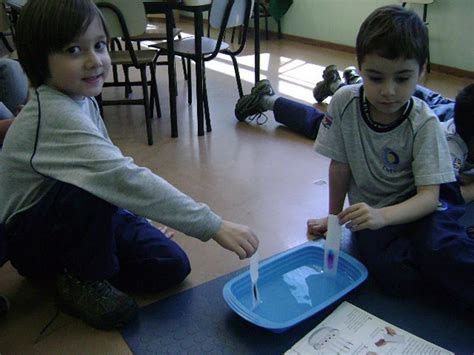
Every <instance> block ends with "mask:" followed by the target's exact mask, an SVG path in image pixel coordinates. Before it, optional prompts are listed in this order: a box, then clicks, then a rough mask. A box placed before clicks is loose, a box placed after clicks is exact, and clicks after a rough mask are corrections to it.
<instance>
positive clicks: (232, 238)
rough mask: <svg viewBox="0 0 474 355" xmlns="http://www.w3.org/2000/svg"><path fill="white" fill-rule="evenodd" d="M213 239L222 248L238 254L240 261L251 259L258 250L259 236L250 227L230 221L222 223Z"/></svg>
mask: <svg viewBox="0 0 474 355" xmlns="http://www.w3.org/2000/svg"><path fill="white" fill-rule="evenodd" d="M213 239H214V240H215V241H216V242H217V243H218V244H219V245H220V246H221V247H223V248H225V249H227V250H230V251H233V252H234V253H236V254H237V255H238V256H239V258H240V259H245V258H249V257H251V256H252V255H253V254H254V253H255V252H256V251H257V248H258V239H257V236H256V235H255V234H254V233H253V232H252V231H251V230H250V228H249V227H247V226H244V225H242V224H236V223H232V222H229V221H222V224H221V227H220V228H219V230H218V231H217V233H216V235H215V236H214V238H213Z"/></svg>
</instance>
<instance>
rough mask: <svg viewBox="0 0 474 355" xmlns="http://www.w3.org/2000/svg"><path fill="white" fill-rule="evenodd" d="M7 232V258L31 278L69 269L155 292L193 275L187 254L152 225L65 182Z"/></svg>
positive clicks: (128, 287)
mask: <svg viewBox="0 0 474 355" xmlns="http://www.w3.org/2000/svg"><path fill="white" fill-rule="evenodd" d="M6 230H7V232H6V234H7V256H8V258H9V259H10V261H11V263H12V265H13V266H14V267H15V268H16V269H17V270H18V272H19V273H20V274H21V275H23V276H26V277H30V278H49V277H54V276H55V275H56V274H57V273H59V272H62V271H63V270H64V269H66V270H67V271H68V272H70V273H72V274H74V275H75V276H76V277H78V278H80V279H83V280H91V281H92V280H103V279H108V280H110V281H111V282H112V283H113V284H115V285H116V286H117V287H119V288H121V289H126V290H133V291H150V292H155V291H160V290H163V289H166V288H168V287H171V286H173V285H176V284H178V283H180V282H181V281H183V280H184V279H185V277H186V276H187V275H188V274H189V272H190V271H191V268H190V264H189V260H188V258H187V256H186V254H185V253H184V251H183V250H182V249H181V248H180V247H179V246H178V245H177V244H176V243H175V242H173V241H172V240H169V239H168V238H167V237H166V236H165V235H164V234H163V233H162V232H161V231H160V230H158V229H157V228H155V227H154V226H153V225H151V224H150V223H149V222H148V221H147V220H146V219H144V218H141V217H138V216H136V215H135V214H133V213H131V212H129V211H127V210H124V209H121V208H118V207H116V206H113V205H111V204H109V203H108V202H106V201H104V200H101V199H99V198H97V197H96V196H94V195H91V194H90V193H88V192H86V191H84V190H82V189H80V188H78V187H75V186H72V185H69V184H65V183H62V182H57V183H56V185H55V186H54V187H53V188H52V189H51V191H49V193H48V194H47V195H46V196H45V197H44V198H43V199H42V200H41V201H40V202H39V203H38V204H36V205H35V206H33V207H31V208H30V209H28V210H27V211H25V212H22V213H21V214H20V215H18V216H16V217H15V218H14V220H13V221H12V222H11V223H9V224H8V225H7V228H6Z"/></svg>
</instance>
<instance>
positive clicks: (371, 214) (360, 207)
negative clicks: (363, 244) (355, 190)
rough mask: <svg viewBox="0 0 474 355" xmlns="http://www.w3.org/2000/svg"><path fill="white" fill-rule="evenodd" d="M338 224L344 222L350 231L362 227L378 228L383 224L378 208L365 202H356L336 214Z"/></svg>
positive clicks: (358, 229)
mask: <svg viewBox="0 0 474 355" xmlns="http://www.w3.org/2000/svg"><path fill="white" fill-rule="evenodd" d="M337 217H338V218H339V223H340V224H346V223H347V224H346V227H347V228H349V229H350V230H351V231H352V232H357V231H360V230H363V229H373V230H374V229H379V228H382V227H384V226H385V220H384V218H383V216H382V215H381V214H380V210H379V209H377V208H372V207H370V206H369V205H368V204H366V203H363V202H361V203H356V204H354V205H352V206H350V207H348V208H346V209H345V210H344V211H342V212H341V213H339V214H338V215H337Z"/></svg>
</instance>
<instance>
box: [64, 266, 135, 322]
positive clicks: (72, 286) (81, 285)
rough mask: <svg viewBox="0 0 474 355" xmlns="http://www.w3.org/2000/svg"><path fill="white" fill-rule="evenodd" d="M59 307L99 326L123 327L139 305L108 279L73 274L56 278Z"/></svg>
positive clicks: (133, 315) (65, 274) (132, 316)
mask: <svg viewBox="0 0 474 355" xmlns="http://www.w3.org/2000/svg"><path fill="white" fill-rule="evenodd" d="M56 288H57V290H56V292H57V303H58V307H59V308H60V309H61V310H62V311H63V312H65V313H68V314H70V315H72V316H75V317H78V318H80V319H82V320H83V321H85V322H86V323H88V324H90V325H91V326H93V327H94V328H98V329H113V328H120V327H122V326H124V325H125V324H126V323H128V322H129V321H130V320H132V319H133V318H134V317H135V316H136V314H137V311H138V305H137V304H136V302H135V301H134V300H133V298H131V297H130V296H128V295H126V294H125V293H123V292H121V291H119V290H117V289H116V288H115V287H113V286H112V285H111V284H110V283H109V282H107V281H82V280H79V279H77V278H76V277H74V276H73V275H71V274H69V273H67V272H66V273H63V274H60V275H59V276H58V278H57V280H56Z"/></svg>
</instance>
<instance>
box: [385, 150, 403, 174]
mask: <svg viewBox="0 0 474 355" xmlns="http://www.w3.org/2000/svg"><path fill="white" fill-rule="evenodd" d="M383 162H384V166H383V168H384V170H385V171H387V172H389V173H393V172H395V171H397V168H398V165H399V164H400V158H399V157H398V154H397V153H395V152H394V151H393V150H392V149H390V148H384V150H383Z"/></svg>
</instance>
